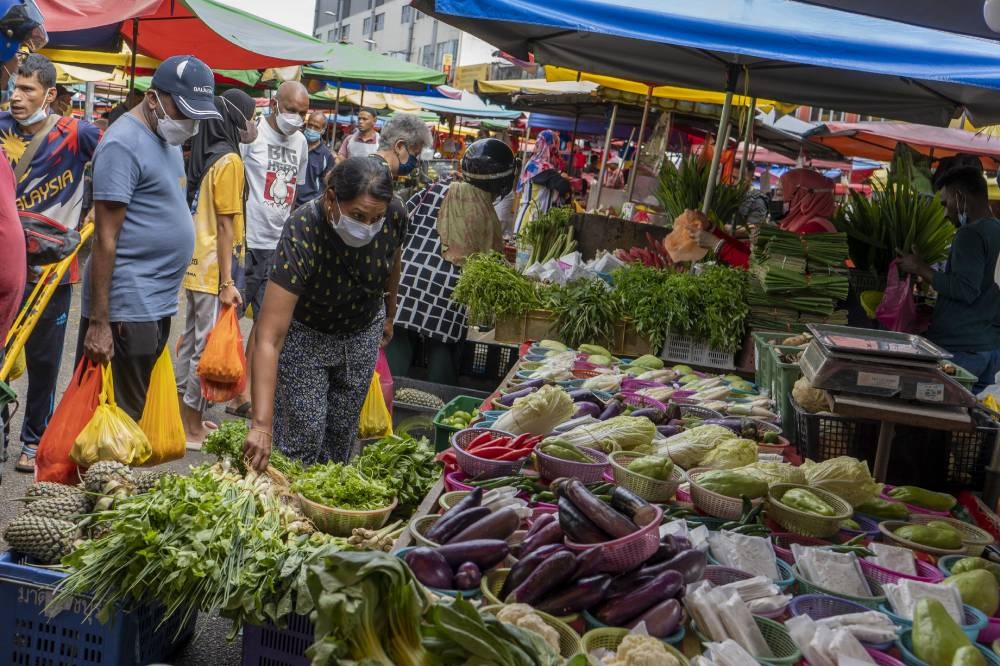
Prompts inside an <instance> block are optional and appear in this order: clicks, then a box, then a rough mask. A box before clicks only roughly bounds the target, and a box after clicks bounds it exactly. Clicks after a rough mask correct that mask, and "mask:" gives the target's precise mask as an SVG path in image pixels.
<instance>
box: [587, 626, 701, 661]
mask: <svg viewBox="0 0 1000 666" xmlns="http://www.w3.org/2000/svg"><path fill="white" fill-rule="evenodd" d="M629 633H631V632H629V630H628V629H612V628H610V627H609V628H607V629H591V630H590V631H588V632H587V633H585V634H584V635H583V638H582V639H581V640H580V643H581V645H582V647H583V653H584V654H586V655H587V659H588V660H589V662H590V663H591V664H596V663H598V662H597V659H595V658H594V657H591V656H590V653H591V652H593V651H595V650H598V649H602V648H603V649H605V650H611V651H614V650H617V649H618V646H619V645H620V644H621V642H622V641H623V640H624V639H625V637H626V636H628V635H629ZM663 647H664V648H665V649H666V651H667V652H669V653H670V654H671V655H672V656H673V657H674V659H676V660H677V661H678V662H679V663H680V664H681V666H688V665H689V664H690V662H689V661H688V660H687V657H685V656H684V655H683V654H682V653H681V652H680V651H678V650H677V649H676V648H674V647H672V646H670V645H668V644H666V643H664V644H663Z"/></svg>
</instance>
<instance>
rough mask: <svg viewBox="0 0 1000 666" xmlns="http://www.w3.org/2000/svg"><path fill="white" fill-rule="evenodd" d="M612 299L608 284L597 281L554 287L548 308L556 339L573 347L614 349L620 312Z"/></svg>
mask: <svg viewBox="0 0 1000 666" xmlns="http://www.w3.org/2000/svg"><path fill="white" fill-rule="evenodd" d="M610 295H611V294H610V289H609V288H608V285H607V283H606V282H604V280H601V279H598V278H592V279H589V280H577V281H575V282H571V283H569V284H567V285H566V286H558V285H556V286H553V287H552V288H551V291H550V292H549V295H548V303H547V305H548V308H549V309H550V310H551V311H552V319H553V322H552V323H553V327H554V329H555V333H556V337H557V338H558V339H559V340H561V341H562V342H563V343H564V344H566V345H569V346H570V347H578V346H580V345H582V344H588V343H592V344H598V345H604V346H609V345H611V344H612V342H613V341H614V338H615V324H616V323H617V322H618V321H619V320H620V319H621V310H620V308H619V303H618V302H617V301H615V300H614V299H612V298H610Z"/></svg>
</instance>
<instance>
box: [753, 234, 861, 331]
mask: <svg viewBox="0 0 1000 666" xmlns="http://www.w3.org/2000/svg"><path fill="white" fill-rule="evenodd" d="M847 259H848V246H847V234H842V233H825V234H808V235H799V234H795V233H791V232H788V231H782V230H780V229H777V228H774V227H760V228H758V229H757V231H756V234H755V236H754V241H753V250H752V254H751V261H750V273H751V274H752V275H753V280H752V281H751V285H750V291H749V294H748V299H749V303H750V306H751V307H750V326H751V327H752V328H757V329H767V330H774V329H778V330H784V329H785V328H787V327H788V325H790V324H799V323H804V322H821V323H846V322H847V320H846V313H845V312H844V311H838V310H836V306H837V303H838V302H839V301H843V300H844V299H846V298H847V291H848V279H847V272H846V269H845V263H846V261H847Z"/></svg>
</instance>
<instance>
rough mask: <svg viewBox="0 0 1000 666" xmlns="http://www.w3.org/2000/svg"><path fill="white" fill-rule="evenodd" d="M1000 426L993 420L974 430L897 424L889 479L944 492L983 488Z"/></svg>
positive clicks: (898, 482)
mask: <svg viewBox="0 0 1000 666" xmlns="http://www.w3.org/2000/svg"><path fill="white" fill-rule="evenodd" d="M998 427H1000V426H998V425H997V424H996V423H989V422H987V423H981V424H980V425H979V427H978V428H976V430H970V431H964V430H955V431H944V430H930V429H928V428H916V427H912V426H897V427H896V437H895V439H894V440H893V445H892V458H891V459H890V461H889V479H888V481H889V482H890V483H896V484H900V483H909V484H913V485H919V486H921V487H924V488H929V489H931V490H938V491H943V492H958V491H961V490H973V491H981V490H983V488H984V487H985V485H986V472H987V468H988V467H989V464H990V460H991V459H992V456H993V447H994V446H995V445H996V441H997V432H998V431H997V428H998Z"/></svg>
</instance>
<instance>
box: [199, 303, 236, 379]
mask: <svg viewBox="0 0 1000 666" xmlns="http://www.w3.org/2000/svg"><path fill="white" fill-rule="evenodd" d="M246 371H247V363H246V358H245V356H244V353H243V334H242V333H241V332H240V324H239V321H238V320H237V319H236V308H234V307H233V306H231V305H227V306H225V307H223V308H222V312H220V313H219V318H218V319H217V320H216V322H215V327H214V328H213V329H212V332H211V333H209V334H208V340H207V341H206V342H205V350H204V351H203V352H202V353H201V360H200V361H198V376H199V377H203V378H205V379H209V380H211V381H214V382H220V383H225V384H234V383H236V382H238V381H240V380H241V379H243V377H244V375H246Z"/></svg>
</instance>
